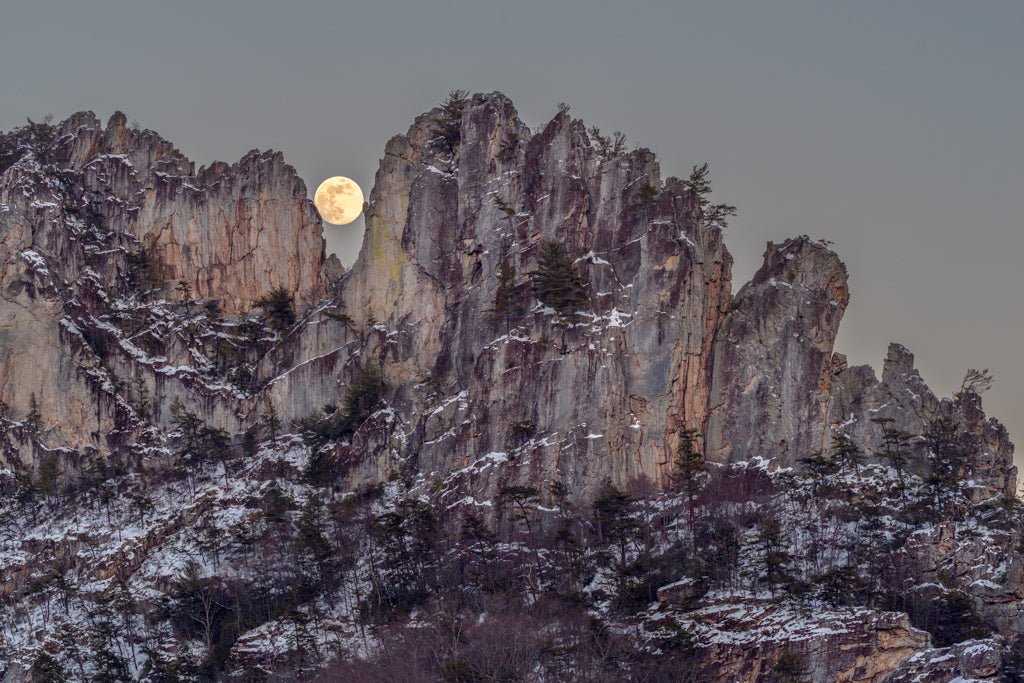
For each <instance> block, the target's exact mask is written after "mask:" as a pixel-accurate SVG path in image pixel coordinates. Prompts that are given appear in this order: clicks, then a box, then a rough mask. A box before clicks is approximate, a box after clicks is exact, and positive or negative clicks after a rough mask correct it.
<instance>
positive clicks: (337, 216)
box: [313, 175, 363, 225]
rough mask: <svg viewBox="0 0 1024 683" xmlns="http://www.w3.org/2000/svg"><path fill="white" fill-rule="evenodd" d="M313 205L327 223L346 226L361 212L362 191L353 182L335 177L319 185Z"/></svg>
mask: <svg viewBox="0 0 1024 683" xmlns="http://www.w3.org/2000/svg"><path fill="white" fill-rule="evenodd" d="M313 203H314V204H316V208H317V211H319V212H320V215H321V216H322V217H323V219H324V220H325V221H327V222H328V223H330V224H332V225H348V224H349V223H351V222H352V221H354V220H355V219H357V218H359V214H360V213H362V212H363V191H362V190H361V189H359V186H358V185H357V184H356V182H355V181H354V180H350V179H349V178H345V177H343V176H340V175H337V176H334V177H333V178H328V179H327V180H325V181H323V182H322V183H320V187H318V188H316V193H315V194H314V195H313Z"/></svg>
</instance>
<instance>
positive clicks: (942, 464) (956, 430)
mask: <svg viewBox="0 0 1024 683" xmlns="http://www.w3.org/2000/svg"><path fill="white" fill-rule="evenodd" d="M924 436H925V441H926V443H927V444H928V447H929V449H930V453H929V461H928V462H929V468H928V474H927V476H926V477H925V486H926V488H927V489H928V491H929V493H930V494H931V498H932V505H933V509H934V511H935V513H936V514H937V515H941V514H943V513H944V512H945V511H946V508H947V507H948V506H949V502H950V499H952V498H953V497H954V496H955V494H956V493H958V492H959V483H960V473H961V468H962V465H963V460H964V452H963V447H962V444H961V442H960V426H959V425H958V424H957V423H956V421H954V420H953V419H951V418H946V417H942V418H938V419H937V420H934V421H933V422H932V423H931V424H929V425H928V428H927V429H926V430H925V435H924Z"/></svg>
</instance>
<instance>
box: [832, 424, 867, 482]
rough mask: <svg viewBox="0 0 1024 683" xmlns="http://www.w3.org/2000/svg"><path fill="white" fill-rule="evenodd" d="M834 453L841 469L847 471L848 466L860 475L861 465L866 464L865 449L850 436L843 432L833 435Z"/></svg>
mask: <svg viewBox="0 0 1024 683" xmlns="http://www.w3.org/2000/svg"><path fill="white" fill-rule="evenodd" d="M832 453H833V454H834V455H835V459H836V462H838V463H839V467H840V469H841V470H842V471H843V472H845V471H846V468H847V467H850V468H852V469H853V471H854V473H855V474H857V475H858V476H860V466H861V465H863V464H864V459H865V458H864V451H862V450H861V449H860V447H859V446H858V445H857V444H855V443H854V442H853V441H852V440H851V439H850V437H849V436H847V435H846V434H844V433H842V432H837V433H836V434H833V435H832Z"/></svg>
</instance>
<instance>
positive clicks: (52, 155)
mask: <svg viewBox="0 0 1024 683" xmlns="http://www.w3.org/2000/svg"><path fill="white" fill-rule="evenodd" d="M8 143H9V144H10V145H13V144H14V143H15V141H8ZM17 156H18V158H17V159H16V161H15V162H14V163H13V164H11V165H10V166H9V167H8V168H5V169H4V172H3V174H2V176H0V220H2V225H3V230H2V234H0V240H2V244H0V297H2V298H3V305H2V306H0V330H2V334H0V380H2V390H0V398H2V399H3V401H5V402H6V404H7V405H8V406H10V407H11V409H13V411H14V413H15V414H17V415H24V414H26V413H27V412H28V410H29V403H30V399H31V397H32V395H33V394H34V395H35V398H36V401H37V404H38V410H39V412H40V414H41V417H42V418H43V422H44V423H45V424H46V430H44V432H43V433H42V434H41V435H40V438H41V439H42V440H43V441H44V442H46V443H49V444H50V445H51V446H54V447H58V446H61V447H64V446H69V447H71V448H99V449H100V450H103V451H106V450H108V448H109V447H110V446H111V443H110V442H111V440H110V438H109V435H110V434H111V433H116V432H118V431H124V430H128V429H129V424H128V423H129V422H130V419H129V417H128V416H127V415H126V414H125V411H124V410H123V409H119V408H118V396H117V393H118V392H117V391H115V390H114V387H115V385H116V382H115V383H114V384H112V383H111V381H110V380H111V379H112V378H111V376H110V374H111V372H113V373H114V375H115V377H114V378H113V379H117V377H116V375H117V374H120V378H121V379H122V380H123V381H125V382H128V381H131V380H132V379H133V377H140V378H141V380H140V381H142V382H144V383H145V384H146V386H147V391H149V392H153V391H156V392H157V394H158V395H157V396H156V402H157V403H158V409H157V410H156V411H155V414H156V415H157V416H160V414H161V410H160V409H159V404H162V403H163V401H162V399H163V398H167V399H168V400H167V401H166V404H167V405H169V403H170V399H171V398H173V397H174V396H177V395H179V394H180V395H183V396H184V397H185V399H186V400H187V401H188V402H189V403H191V404H193V405H196V406H197V407H200V406H201V407H203V408H205V409H206V410H209V409H210V407H209V406H208V405H207V404H208V400H207V399H203V398H201V397H199V396H197V395H196V392H195V391H193V390H190V389H188V388H186V387H182V386H178V385H179V384H180V383H179V382H176V381H175V380H174V379H173V377H172V376H173V373H165V376H164V378H165V379H168V380H169V383H170V384H171V385H172V386H170V387H168V388H167V390H166V391H163V390H162V388H161V387H158V386H157V384H158V383H159V380H158V379H157V377H156V375H155V374H154V372H153V370H154V369H156V368H157V367H159V365H164V366H165V368H168V367H173V366H169V365H167V361H168V358H173V357H174V355H175V354H174V352H173V347H174V336H175V335H170V337H169V338H166V339H163V340H161V344H160V346H161V347H163V348H160V349H159V350H154V354H153V356H155V357H157V358H162V360H163V363H152V362H140V359H141V358H142V355H141V352H139V350H138V349H137V348H135V347H134V346H133V345H132V344H131V342H130V341H129V340H128V337H129V336H131V335H132V334H138V333H139V332H140V331H141V329H140V328H139V326H138V325H136V326H135V329H132V330H129V329H125V328H124V327H123V326H120V325H119V324H118V321H117V320H113V319H112V318H111V314H114V315H115V316H116V315H117V312H116V311H112V310H111V306H114V305H115V301H116V299H117V298H118V296H119V295H120V294H123V293H124V292H125V290H126V289H128V290H135V291H140V290H148V289H156V290H158V291H160V292H161V293H162V294H163V295H164V296H169V297H170V298H176V296H177V295H176V294H174V293H173V292H174V289H175V286H176V285H177V283H178V282H179V281H184V282H185V283H187V284H188V286H189V288H190V290H191V296H192V297H194V298H203V299H212V300H215V301H216V302H218V304H219V307H220V308H221V309H222V310H223V311H224V312H226V313H237V312H239V311H243V310H247V309H248V307H249V306H250V305H251V304H252V302H253V301H254V300H255V299H257V298H258V297H259V296H261V295H263V294H265V293H267V292H268V291H269V290H270V289H272V288H273V287H275V286H279V285H280V286H284V287H286V288H288V289H289V290H291V291H293V292H295V295H296V300H297V302H298V303H300V304H302V303H307V304H308V303H312V302H314V301H316V300H318V299H319V297H320V296H321V295H322V294H323V290H324V280H325V278H324V276H323V275H322V270H323V267H324V263H325V261H324V247H323V240H322V238H321V226H320V223H319V220H318V217H317V215H316V212H315V210H314V209H313V207H312V204H311V203H310V202H309V200H308V199H307V197H306V189H305V186H304V184H303V183H302V181H301V180H300V179H299V178H298V177H297V176H296V175H295V172H294V170H293V169H292V168H291V167H289V166H287V165H286V164H285V163H284V161H283V158H282V157H281V155H280V154H273V153H258V152H251V153H249V154H248V155H246V156H245V157H244V158H243V159H242V160H241V161H240V162H238V163H237V164H234V165H228V164H223V163H217V164H214V165H212V166H210V167H209V168H205V169H201V170H200V171H199V172H198V173H195V172H194V169H193V165H192V163H191V162H189V161H188V160H187V159H185V158H184V157H183V156H182V155H181V154H180V153H179V152H178V151H177V150H176V149H175V148H174V147H173V146H172V145H171V144H170V143H168V142H167V141H165V140H163V139H162V138H160V137H159V136H158V135H156V134H155V133H153V132H152V131H138V130H133V129H130V128H128V127H127V126H126V122H125V117H124V115H123V114H120V113H117V114H115V115H114V116H112V117H111V119H110V121H109V123H108V124H107V126H106V128H103V127H102V126H101V125H100V123H99V121H98V120H97V119H96V117H95V116H94V115H92V114H91V113H89V112H85V113H80V114H76V115H74V116H72V117H71V118H69V119H68V120H66V121H64V122H63V123H61V124H60V125H58V126H56V127H54V128H53V129H51V130H49V131H44V132H43V133H41V134H39V135H38V136H37V137H36V139H34V140H32V141H31V144H28V145H26V146H25V148H24V149H22V150H20V153H19V154H18V155H17ZM104 316H105V317H104ZM129 327H130V326H129ZM116 328H120V332H124V333H127V334H116V335H115V334H114V332H115V331H116ZM87 340H88V341H90V342H92V345H93V347H95V348H93V349H92V351H91V352H90V349H89V348H88V344H86V343H85V342H86V341H87ZM99 344H102V347H103V348H102V352H101V353H99V354H98V353H96V349H97V348H98V345H99ZM161 354H162V355H161ZM99 355H102V356H103V357H104V358H103V359H102V360H104V361H108V360H109V362H107V365H108V366H111V367H108V368H102V367H100V365H101V363H99V362H98V361H99V360H100V359H99V358H98V356H99ZM189 355H190V354H189V353H188V351H187V349H185V350H184V356H185V359H182V360H183V362H184V364H187V365H195V361H194V360H193V359H191V358H189ZM108 356H109V358H108ZM113 366H117V369H118V370H120V373H118V372H115V369H114V367H113ZM108 370H109V372H108ZM168 375H170V376H168ZM205 393H206V394H208V395H209V394H210V393H211V392H205ZM162 412H163V416H164V421H165V422H166V418H167V410H166V405H164V410H163V411H162ZM215 412H220V413H222V414H224V415H229V414H231V413H232V412H233V408H227V409H225V408H223V407H221V408H219V409H217V410H215ZM226 426H229V427H237V424H227V425H226ZM115 441H116V440H115Z"/></svg>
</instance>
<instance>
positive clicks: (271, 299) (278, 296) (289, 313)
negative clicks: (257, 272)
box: [252, 285, 296, 332]
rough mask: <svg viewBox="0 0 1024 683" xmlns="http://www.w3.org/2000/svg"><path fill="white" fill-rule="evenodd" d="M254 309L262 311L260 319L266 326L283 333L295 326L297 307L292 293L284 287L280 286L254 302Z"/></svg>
mask: <svg viewBox="0 0 1024 683" xmlns="http://www.w3.org/2000/svg"><path fill="white" fill-rule="evenodd" d="M252 305H253V307H254V308H259V309H260V319H261V320H262V321H263V324H264V325H268V326H270V327H272V328H273V329H275V330H277V331H279V332H281V331H284V330H286V329H288V328H289V327H291V326H292V325H294V324H295V319H296V318H295V306H294V304H293V303H292V293H291V292H290V291H288V288H287V287H285V286H284V285H279V286H277V287H275V288H274V289H272V290H270V292H269V293H267V294H265V295H263V296H261V297H260V298H259V299H256V301H254V302H253V304H252Z"/></svg>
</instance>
